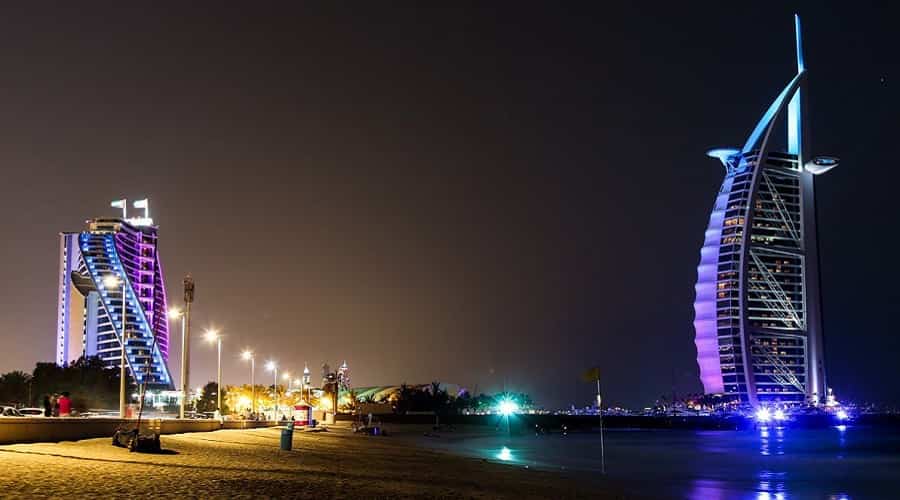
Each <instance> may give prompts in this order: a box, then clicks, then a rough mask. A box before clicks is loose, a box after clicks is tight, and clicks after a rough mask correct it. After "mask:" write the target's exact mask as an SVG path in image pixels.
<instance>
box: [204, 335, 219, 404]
mask: <svg viewBox="0 0 900 500" xmlns="http://www.w3.org/2000/svg"><path fill="white" fill-rule="evenodd" d="M205 338H206V341H207V342H215V343H216V350H217V351H218V361H217V363H216V368H217V370H216V371H217V374H216V413H218V414H219V415H220V416H221V415H222V336H221V335H219V332H218V331H217V330H207V331H206V335H205Z"/></svg>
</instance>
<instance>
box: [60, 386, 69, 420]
mask: <svg viewBox="0 0 900 500" xmlns="http://www.w3.org/2000/svg"><path fill="white" fill-rule="evenodd" d="M70 413H72V400H71V399H69V393H68V392H64V393H62V396H60V397H59V416H60V417H68V416H69V414H70Z"/></svg>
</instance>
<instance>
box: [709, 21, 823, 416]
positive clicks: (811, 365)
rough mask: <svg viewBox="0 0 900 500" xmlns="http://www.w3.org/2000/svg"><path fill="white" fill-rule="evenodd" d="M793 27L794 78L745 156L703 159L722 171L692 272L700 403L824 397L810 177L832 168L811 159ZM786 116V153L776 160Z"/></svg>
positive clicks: (722, 152)
mask: <svg viewBox="0 0 900 500" xmlns="http://www.w3.org/2000/svg"><path fill="white" fill-rule="evenodd" d="M795 25H796V45H797V47H796V49H797V74H796V76H794V77H793V79H792V80H791V81H790V82H789V83H788V84H787V86H786V87H785V88H784V90H782V91H781V94H779V95H778V97H776V98H775V102H773V103H772V105H771V106H770V107H769V109H768V110H767V111H766V113H765V114H764V115H763V117H762V119H761V120H760V121H759V123H758V124H757V125H756V128H755V129H754V130H753V132H752V133H751V134H750V137H749V138H748V139H747V142H746V143H745V144H744V147H743V148H742V149H740V150H737V149H714V150H712V151H710V152H709V153H708V155H709V156H711V157H713V158H716V159H718V160H720V161H721V162H722V164H723V165H724V167H725V180H724V181H723V182H722V187H721V188H720V189H719V194H718V196H717V197H716V202H715V205H714V207H713V211H712V215H710V218H709V227H708V228H707V230H706V238H705V240H704V244H703V248H702V250H701V252H700V266H699V267H698V268H697V275H698V279H697V286H696V293H697V296H696V301H695V303H694V311H695V320H694V330H695V343H696V344H697V362H698V364H699V365H700V378H701V380H702V382H703V387H704V390H705V392H706V393H707V394H725V395H726V396H732V397H733V399H735V400H739V401H740V402H743V403H748V404H750V405H753V406H756V405H759V404H760V403H765V402H775V401H781V402H785V403H791V404H799V403H803V402H805V401H808V402H813V403H815V402H818V401H819V400H824V399H825V395H826V385H825V364H824V352H823V345H822V310H821V298H820V292H819V255H818V246H817V238H816V202H815V177H816V176H817V175H819V174H822V173H825V172H827V171H828V170H831V169H832V168H834V167H836V166H837V164H838V160H837V158H834V157H823V156H820V157H815V158H813V157H812V156H811V155H810V139H809V129H808V127H807V123H806V116H805V113H806V109H805V108H806V103H805V97H806V95H805V94H806V81H807V72H806V68H805V67H804V64H803V50H802V45H801V40H800V19H799V18H797V17H795ZM785 109H787V126H786V129H787V152H780V151H773V150H772V147H773V145H772V141H771V139H772V137H771V136H772V131H773V129H774V128H775V126H776V124H777V123H778V121H779V118H781V117H782V116H784V114H785V113H784V111H785Z"/></svg>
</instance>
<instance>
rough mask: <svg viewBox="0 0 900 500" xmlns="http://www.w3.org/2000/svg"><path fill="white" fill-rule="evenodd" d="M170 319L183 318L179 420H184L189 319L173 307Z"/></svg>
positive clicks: (186, 393) (186, 391)
mask: <svg viewBox="0 0 900 500" xmlns="http://www.w3.org/2000/svg"><path fill="white" fill-rule="evenodd" d="M168 314H169V319H171V320H172V321H175V320H176V319H178V318H181V387H180V390H181V403H180V404H179V406H178V418H184V402H185V400H186V399H187V398H188V386H187V383H188V381H187V357H188V348H187V335H185V323H186V322H185V319H186V317H187V315H186V314H184V312H182V310H181V309H179V308H177V307H173V308H172V309H169V313H168Z"/></svg>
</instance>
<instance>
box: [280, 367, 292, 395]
mask: <svg viewBox="0 0 900 500" xmlns="http://www.w3.org/2000/svg"><path fill="white" fill-rule="evenodd" d="M281 378H282V379H284V380H287V382H288V388H287V392H288V394H290V392H291V391H292V390H293V386H292V383H293V381H294V379H292V378H291V374H290V373H289V372H284V375H282V376H281Z"/></svg>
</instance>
